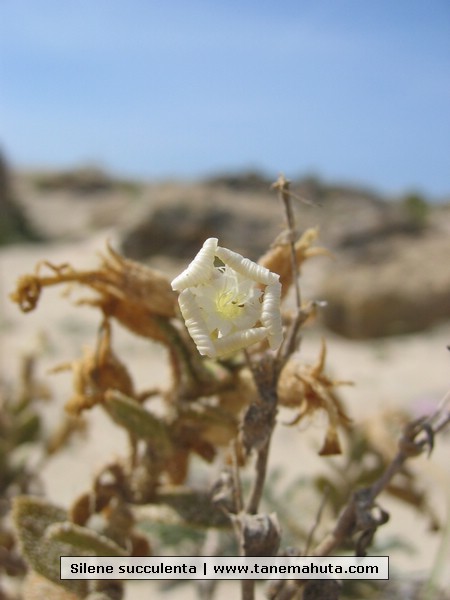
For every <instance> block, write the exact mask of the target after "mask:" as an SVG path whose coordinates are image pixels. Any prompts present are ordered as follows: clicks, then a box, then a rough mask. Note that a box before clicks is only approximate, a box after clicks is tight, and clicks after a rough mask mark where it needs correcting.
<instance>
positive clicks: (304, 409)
mask: <svg viewBox="0 0 450 600" xmlns="http://www.w3.org/2000/svg"><path fill="white" fill-rule="evenodd" d="M325 359H326V344H325V341H324V340H322V347H321V351H320V354H319V358H318V360H317V362H316V363H315V364H314V365H303V364H302V363H301V362H300V361H299V360H298V358H297V357H293V358H291V359H290V360H289V361H288V362H287V363H286V365H285V367H284V368H283V370H282V372H281V374H280V379H279V382H278V398H279V402H280V404H282V405H284V406H288V407H295V408H298V409H299V412H298V414H297V415H296V417H295V418H294V419H293V420H292V421H291V423H290V425H295V424H297V423H299V422H300V421H301V419H303V418H304V417H305V416H307V415H311V414H313V413H315V412H316V411H318V410H323V411H325V413H326V414H327V416H328V429H327V433H326V437H325V441H324V444H323V446H322V449H321V450H320V453H319V454H321V455H330V454H340V453H341V447H340V443H339V438H338V432H337V428H338V425H344V426H346V425H348V424H349V423H350V420H349V418H348V417H347V415H346V414H345V412H344V409H343V408H342V406H341V402H340V400H339V398H338V397H337V395H336V393H335V391H334V388H335V387H337V386H339V385H352V383H351V382H349V381H335V380H333V379H330V378H329V377H328V376H327V375H326V374H325V373H324V367H325Z"/></svg>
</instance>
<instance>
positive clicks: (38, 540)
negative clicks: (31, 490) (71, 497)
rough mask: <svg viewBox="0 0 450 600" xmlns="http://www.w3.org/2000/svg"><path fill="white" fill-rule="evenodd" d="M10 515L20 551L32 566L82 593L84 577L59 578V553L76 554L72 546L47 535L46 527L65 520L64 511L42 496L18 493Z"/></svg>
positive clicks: (42, 573)
mask: <svg viewBox="0 0 450 600" xmlns="http://www.w3.org/2000/svg"><path fill="white" fill-rule="evenodd" d="M12 518H13V522H14V526H15V528H16V531H17V536H18V538H19V543H20V547H21V552H22V555H23V556H24V558H25V559H26V561H27V562H28V563H29V564H30V565H31V567H32V568H33V569H34V570H35V571H36V572H37V573H39V574H40V575H43V576H44V577H46V578H47V579H49V580H50V581H53V582H54V583H56V584H58V585H60V586H61V587H64V588H65V589H67V590H69V591H71V592H74V593H75V594H78V595H79V596H80V597H84V596H85V595H86V593H87V582H86V581H83V580H76V579H72V580H70V579H68V580H64V581H61V580H60V577H59V576H60V570H59V562H60V561H59V559H60V557H61V556H74V555H76V553H75V554H74V547H73V546H72V545H70V544H64V543H60V542H54V541H52V540H49V539H48V538H47V537H46V531H47V528H48V527H50V526H51V525H53V524H54V523H61V522H63V521H66V520H67V514H66V511H65V510H63V509H61V508H59V507H57V506H53V505H52V504H49V503H47V502H46V501H45V500H43V499H41V498H35V497H33V496H17V497H16V498H14V500H13V510H12Z"/></svg>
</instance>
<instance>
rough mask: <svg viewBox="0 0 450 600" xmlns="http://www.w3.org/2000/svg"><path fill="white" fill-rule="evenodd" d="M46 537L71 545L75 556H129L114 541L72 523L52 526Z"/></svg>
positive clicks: (47, 530)
mask: <svg viewBox="0 0 450 600" xmlns="http://www.w3.org/2000/svg"><path fill="white" fill-rule="evenodd" d="M45 537H46V539H47V540H50V541H51V542H55V543H58V544H60V543H63V544H70V546H72V555H73V556H78V555H86V556H127V552H126V551H125V550H124V549H123V548H121V547H120V546H118V545H117V544H116V543H115V542H114V541H113V540H111V539H109V538H107V537H106V536H104V535H101V534H99V533H97V532H96V531H93V530H92V529H88V528H87V527H82V526H81V525H76V524H75V523H71V522H70V521H64V522H63V523H54V524H53V525H50V526H49V527H48V528H47V529H46V531H45Z"/></svg>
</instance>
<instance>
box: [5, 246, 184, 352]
mask: <svg viewBox="0 0 450 600" xmlns="http://www.w3.org/2000/svg"><path fill="white" fill-rule="evenodd" d="M101 261H102V262H101V265H100V268H98V269H94V270H86V271H77V270H76V269H74V268H73V267H71V266H70V265H68V264H62V265H53V264H51V263H49V262H47V261H42V262H39V263H38V264H37V266H36V270H35V273H34V274H33V275H23V276H22V277H19V279H18V281H17V286H16V290H15V291H14V292H13V293H12V294H11V299H12V300H13V302H16V303H17V304H18V305H19V306H20V308H21V310H22V311H23V312H29V311H32V310H34V308H35V307H36V305H37V303H38V301H39V298H40V294H41V291H42V289H43V288H44V287H48V286H52V285H58V284H61V283H78V284H80V285H85V286H87V287H89V288H91V289H92V290H94V291H96V292H97V293H98V297H97V298H94V299H89V300H84V301H82V303H85V304H91V305H93V306H98V307H99V308H101V309H102V311H103V313H104V314H105V315H106V316H109V317H114V318H115V319H117V320H118V321H119V322H120V323H122V325H124V326H125V327H127V328H128V329H130V330H131V331H132V332H133V333H135V334H137V335H140V336H144V337H149V338H152V339H155V340H158V341H162V342H164V343H167V334H166V332H165V329H164V323H163V322H164V320H165V319H169V318H172V317H174V316H175V315H176V310H177V304H176V301H177V296H176V294H175V293H174V292H173V291H172V288H171V287H170V282H169V281H168V279H166V278H165V276H164V275H163V274H161V273H159V272H158V271H155V270H154V269H150V268H149V267H147V266H145V265H142V264H140V263H136V262H134V261H132V260H128V259H126V258H124V257H123V256H121V255H120V254H118V253H117V252H116V251H115V250H113V249H112V248H111V246H110V245H108V246H107V252H106V254H105V255H101ZM43 267H47V269H49V270H50V274H47V275H42V274H41V271H42V269H43Z"/></svg>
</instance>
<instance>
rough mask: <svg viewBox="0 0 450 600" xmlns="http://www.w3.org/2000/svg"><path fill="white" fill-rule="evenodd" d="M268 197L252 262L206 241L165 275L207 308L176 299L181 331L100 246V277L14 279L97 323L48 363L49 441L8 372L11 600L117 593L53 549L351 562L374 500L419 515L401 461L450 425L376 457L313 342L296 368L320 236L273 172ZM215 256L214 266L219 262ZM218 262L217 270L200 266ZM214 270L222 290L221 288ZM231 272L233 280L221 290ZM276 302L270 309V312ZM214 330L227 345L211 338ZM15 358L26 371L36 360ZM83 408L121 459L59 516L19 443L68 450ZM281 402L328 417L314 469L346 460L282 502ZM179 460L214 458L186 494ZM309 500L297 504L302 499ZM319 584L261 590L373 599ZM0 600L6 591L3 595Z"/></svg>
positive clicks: (247, 588) (379, 519) (3, 546)
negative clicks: (342, 467)
mask: <svg viewBox="0 0 450 600" xmlns="http://www.w3.org/2000/svg"><path fill="white" fill-rule="evenodd" d="M274 188H275V190H276V191H277V193H278V196H279V201H280V205H281V207H282V209H283V212H284V215H285V220H286V224H285V229H284V231H283V232H282V234H281V235H280V236H279V238H278V239H277V240H275V242H274V244H273V246H272V247H271V248H270V249H268V251H267V253H266V254H264V256H262V257H261V258H260V260H259V263H258V265H253V263H250V262H249V261H247V262H245V259H243V258H242V257H239V256H237V255H235V254H234V253H232V252H231V253H230V252H229V251H226V252H224V249H220V248H219V249H217V248H216V246H214V251H213V253H212V254H211V257H209V258H212V262H211V263H209V262H208V263H205V262H204V261H203V260H202V261H200V267H201V270H202V273H201V278H198V277H197V275H198V270H197V271H196V270H195V269H198V268H199V262H198V261H197V262H196V263H195V261H194V263H195V268H194V267H193V268H192V269H191V270H190V271H189V269H188V271H187V272H186V273H187V275H188V277H184V278H183V277H182V278H181V280H180V278H177V280H175V281H177V283H176V284H175V285H174V287H175V288H177V289H178V290H181V294H180V297H181V295H182V294H184V291H185V290H186V289H191V288H193V287H195V286H196V285H202V286H205V287H204V288H202V293H203V296H202V295H201V294H199V292H198V290H197V291H195V290H194V292H195V293H194V292H191V295H193V296H194V297H196V298H197V300H198V299H199V298H203V299H202V300H201V301H202V302H203V304H201V305H197V307H195V306H193V305H191V304H190V305H189V310H188V311H187V313H186V311H185V310H183V302H182V301H181V303H180V305H181V309H182V313H183V314H184V316H185V317H186V323H185V320H184V318H183V315H182V314H181V313H180V310H179V306H178V299H179V295H178V293H177V292H175V291H174V290H173V289H172V286H171V283H170V281H168V280H167V278H166V277H165V276H164V275H163V274H162V273H158V272H156V271H155V270H153V269H150V268H148V267H146V266H144V265H142V264H139V263H137V262H134V261H131V260H127V259H125V258H123V257H122V256H120V255H119V254H118V253H117V252H115V251H114V250H113V249H112V248H111V247H109V246H108V247H107V251H106V253H105V254H104V255H103V256H102V257H101V262H100V264H99V267H98V268H97V269H92V270H88V271H86V270H77V269H76V268H75V267H72V266H70V265H67V264H63V265H54V264H51V263H48V262H42V263H40V264H39V265H38V266H37V268H36V270H35V272H34V273H32V274H28V275H23V276H21V277H20V278H19V279H18V282H17V287H16V290H15V291H14V292H13V293H12V294H11V298H12V300H13V301H14V302H15V303H17V305H18V306H19V308H20V309H21V310H22V311H23V312H29V311H32V310H34V309H35V308H36V306H37V303H38V301H39V299H40V297H41V295H42V293H43V291H44V290H45V289H46V288H47V287H50V286H55V285H60V284H71V286H72V287H73V286H79V287H83V288H86V289H89V290H91V291H93V292H94V297H90V298H88V299H85V300H84V301H83V302H82V304H89V305H90V306H93V307H95V308H96V309H97V310H98V312H99V330H98V336H97V339H96V340H95V343H94V344H93V347H92V349H90V350H86V351H85V352H84V353H83V355H82V356H81V357H80V358H79V359H77V360H74V361H73V362H71V363H66V364H63V365H59V366H58V367H56V369H57V370H60V371H64V370H68V371H70V372H72V375H73V395H72V397H71V398H70V399H69V400H68V402H67V405H66V409H67V412H68V414H69V415H70V416H71V420H69V421H65V422H64V424H63V426H62V429H61V430H60V431H59V432H58V434H57V435H56V436H53V437H52V438H51V440H52V441H51V442H50V439H45V438H44V437H43V434H42V433H41V431H40V428H39V417H38V416H37V413H36V412H35V409H34V402H35V400H36V399H37V398H38V397H40V396H42V395H43V394H42V387H40V386H37V385H36V382H35V381H34V378H33V376H32V371H31V369H30V368H28V369H25V374H24V376H23V377H22V384H23V385H22V388H21V389H22V392H20V393H18V392H11V391H9V392H8V393H7V394H6V392H5V396H4V398H3V400H2V420H1V422H0V427H1V428H2V431H1V433H2V435H1V438H0V439H1V444H2V445H1V446H0V485H1V486H2V489H1V492H2V496H3V497H4V498H5V501H4V503H3V506H2V512H1V514H0V517H1V518H2V521H0V535H1V537H0V551H1V552H0V570H2V571H4V572H5V573H6V574H8V576H9V577H10V578H13V579H14V578H15V579H17V580H21V579H23V578H25V582H24V585H23V587H22V592H21V593H22V596H23V598H24V599H25V600H29V599H30V598H44V597H45V598H46V599H47V600H51V599H52V598H64V599H66V600H67V599H71V600H74V599H76V598H78V599H86V600H108V599H109V600H118V599H119V598H121V597H122V595H123V593H124V588H123V584H122V583H121V582H118V581H108V580H106V581H82V580H64V581H63V580H60V578H59V557H60V556H62V555H66V556H80V555H81V556H149V555H151V554H154V555H158V553H159V554H163V553H164V552H167V551H168V549H170V551H171V552H178V553H180V554H182V553H183V552H184V553H188V552H189V553H192V554H201V553H202V552H203V553H204V552H205V551H206V549H207V552H208V553H209V554H211V553H213V552H214V553H215V554H217V555H224V554H240V555H243V556H274V555H277V554H283V553H286V552H288V551H289V552H293V553H297V554H298V555H312V556H327V555H332V554H334V555H335V554H338V553H342V552H347V553H349V552H350V553H352V554H355V555H358V556H363V555H365V554H367V553H369V552H371V551H372V552H373V551H374V547H375V546H374V544H375V543H376V533H377V530H378V528H379V527H381V526H384V525H385V524H386V523H387V521H388V514H387V512H386V511H385V510H384V509H382V508H381V507H380V506H379V505H378V499H379V496H380V495H381V494H382V492H386V493H391V494H393V495H395V497H396V498H399V499H400V500H401V501H402V502H405V503H409V504H412V505H413V506H415V507H416V508H417V509H418V510H421V511H427V510H429V509H428V506H427V498H426V495H425V494H424V493H423V492H421V491H420V490H419V488H418V486H417V482H416V481H415V478H414V476H413V474H412V472H411V471H410V470H409V468H408V463H409V461H410V460H411V459H413V458H414V457H416V456H418V455H420V454H422V453H426V452H428V453H431V452H432V450H433V447H434V444H435V438H436V436H437V435H438V434H439V433H440V432H441V431H442V430H443V429H444V428H445V427H446V425H447V424H448V422H449V421H450V412H449V411H448V408H447V407H446V401H443V403H442V405H441V406H440V408H439V410H437V411H436V412H434V413H433V414H430V415H427V416H424V417H422V418H420V419H417V420H413V421H407V422H405V425H404V428H403V430H402V431H399V432H398V439H399V441H398V444H396V449H395V450H394V452H393V454H392V455H391V456H388V455H386V453H385V452H384V451H383V449H380V448H379V447H376V446H375V445H374V444H373V443H372V441H371V438H370V435H368V433H367V432H365V431H363V430H362V429H358V430H353V429H352V427H351V420H350V417H349V415H347V412H346V410H345V407H344V406H343V403H342V401H341V399H340V397H339V393H338V389H339V386H341V385H346V384H348V383H349V382H344V381H339V380H335V379H333V378H331V377H330V376H329V375H328V373H327V368H326V342H325V341H324V342H323V344H322V348H321V352H320V355H319V356H318V358H317V360H316V362H315V363H313V364H307V363H306V362H305V361H304V360H303V358H302V355H301V352H300V348H301V347H300V342H301V340H302V336H303V327H304V325H305V323H307V322H308V321H310V320H311V319H313V318H314V316H315V314H316V312H317V311H318V310H320V308H321V306H320V303H318V302H316V301H314V300H313V301H306V300H305V299H304V298H303V296H302V293H301V288H300V283H299V275H300V271H301V267H302V264H303V263H304V262H305V261H306V260H310V259H312V258H313V257H314V256H317V255H319V254H326V253H327V252H326V250H324V249H323V248H320V247H318V246H316V245H315V244H316V239H317V230H315V229H314V230H308V231H306V232H304V233H303V234H302V235H298V234H297V232H296V225H295V219H294V212H293V206H292V197H291V194H290V190H289V182H288V181H287V180H285V179H284V178H283V177H280V178H279V180H278V181H277V182H276V183H275V184H274ZM210 245H211V244H210ZM227 252H228V254H227ZM217 258H219V259H220V260H221V261H222V262H220V261H219V264H217V260H216V259H217ZM208 260H209V259H208ZM214 261H215V262H214ZM243 264H245V265H246V267H245V269H244V268H243V267H242V265H243ZM217 268H218V269H219V271H218V272H216V271H208V269H217ZM227 268H228V269H230V270H231V271H233V272H234V275H233V273H231V274H230V272H229V271H227ZM204 269H206V271H207V272H206V275H205V271H204ZM186 273H185V275H186ZM211 273H212V274H211ZM236 273H237V274H239V277H237V275H236ZM251 273H257V274H258V275H257V277H256V276H255V277H254V278H253V279H252V281H251V285H250V284H249V282H248V280H246V279H245V278H247V279H248V277H249V276H250V275H249V274H251ZM267 273H270V276H268V275H267ZM193 274H194V275H195V276H193ZM225 276H226V281H225V284H224V287H223V286H222V283H220V285H219V283H218V282H221V281H222V279H218V278H222V277H225ZM180 277H181V276H180ZM211 277H212V278H213V279H212V280H211ZM233 277H235V279H233V281H234V282H235V285H236V287H230V285H231V284H230V283H229V282H230V281H231V280H232V278H233ZM264 278H265V279H264ZM180 281H181V284H180ZM211 281H213V284H211V283H210V282H211ZM236 282H237V283H236ZM174 283H175V282H174ZM210 284H211V285H212V288H210V287H208V286H210ZM280 284H281V285H280ZM233 285H234V284H233ZM258 286H259V287H258ZM264 287H265V289H263V288H264ZM290 289H291V290H292V291H293V296H294V299H295V308H294V310H293V311H291V312H289V311H287V310H286V309H285V307H284V304H285V300H286V296H287V293H288V291H289V290H290ZM258 290H259V291H258ZM277 290H278V291H277ZM260 293H261V295H260ZM263 293H264V295H265V298H269V299H268V300H267V299H263V295H262V294H263ZM277 293H279V297H278V300H277V301H275V300H274V294H277ZM217 294H218V295H217ZM270 294H272V296H271V295H270ZM185 298H186V296H185ZM259 298H261V300H262V308H261V307H258V302H259V301H260V300H259ZM278 301H281V302H282V303H283V304H282V305H283V307H284V310H283V311H282V312H281V311H280V309H279V307H278ZM248 303H250V304H251V310H252V311H255V312H254V314H255V315H256V316H254V317H253V321H254V322H252V320H251V319H250V317H249V314H248V313H247V312H246V313H245V319H242V316H243V313H242V311H247V308H248V305H247V304H248ZM208 306H211V309H209V308H208ZM197 309H198V310H197ZM259 309H261V311H260V312H258V310H259ZM208 310H212V311H213V312H214V311H216V312H214V314H210V313H208ZM196 311H197V312H196ZM198 311H200V313H198ZM202 311H203V312H202ZM198 314H200V317H199V316H198ZM251 314H253V312H252V313H251ZM281 318H282V321H281ZM192 319H193V320H194V321H195V322H193V321H192ZM202 319H205V323H203V322H202ZM227 319H228V320H229V322H228V324H227V322H226V321H227ZM247 319H250V321H248V320H247ZM117 324H120V325H121V326H123V327H126V328H127V329H128V330H129V331H131V332H132V333H133V334H135V335H138V336H142V337H144V338H148V339H149V340H152V341H156V342H157V343H159V344H161V345H162V346H163V347H164V348H165V349H166V350H167V356H168V360H169V362H170V367H171V380H170V381H169V382H168V384H167V387H165V388H164V389H158V388H154V389H150V390H138V389H136V385H135V382H134V381H133V378H132V376H131V375H130V371H129V369H128V366H127V365H126V363H125V361H124V359H123V357H121V356H118V355H117V353H116V352H115V350H114V343H113V338H114V328H115V327H116V326H117ZM200 325H201V328H200V329H198V327H199V326H200ZM196 326H197V327H196ZM278 327H280V330H281V327H282V331H283V335H282V339H281V337H279V335H278V333H279V331H278ZM242 328H244V329H242ZM246 328H248V330H249V331H250V330H252V331H253V330H261V329H264V332H266V333H267V335H263V333H264V332H263V333H261V332H260V333H257V334H253V333H252V334H251V335H247V334H246ZM196 332H197V333H196ZM199 332H200V334H201V336H200V334H199ZM190 334H191V335H190ZM237 334H239V335H237ZM228 335H230V336H235V337H232V338H231V339H227V342H226V344H220V343H219V342H220V340H221V339H225V338H226V337H227V336H228ZM191 336H192V337H191ZM205 336H206V337H205ZM236 340H237V341H236ZM250 342H252V343H251V344H250ZM205 344H206V345H205ZM205 348H206V351H205ZM199 350H200V352H202V353H200V352H199ZM219 350H220V351H219ZM29 360H30V361H31V362H30V363H29V364H33V361H34V357H33V358H32V359H29ZM23 390H25V391H23ZM161 404H162V406H163V410H161ZM97 405H99V406H101V407H102V408H103V409H104V411H105V412H106V414H107V415H108V416H109V418H110V419H111V420H112V421H113V422H114V423H115V424H116V426H117V427H119V428H122V429H123V430H125V432H126V433H127V436H128V440H129V452H128V455H127V456H123V457H122V458H121V459H120V460H113V459H112V460H111V461H110V462H109V463H108V464H106V465H105V466H104V468H103V469H102V470H101V471H100V472H99V473H98V474H97V475H96V477H95V478H94V481H93V482H92V486H91V488H90V489H88V490H86V491H85V493H83V494H81V495H80V496H79V497H78V498H74V499H73V502H72V504H71V506H70V507H69V508H68V509H65V508H63V507H59V506H54V505H52V504H51V503H49V502H48V501H47V500H46V499H45V495H44V494H42V493H40V490H39V489H34V486H33V482H35V477H34V476H33V472H31V471H30V469H29V467H28V466H27V462H26V461H25V462H23V463H21V466H20V467H17V464H16V462H15V460H14V456H15V453H16V450H17V449H18V448H20V447H21V445H23V444H28V443H31V442H34V443H36V442H37V443H39V444H40V445H41V446H42V448H43V451H42V457H43V458H42V460H46V457H48V456H49V455H50V454H51V453H53V452H55V451H57V450H59V449H61V448H62V447H63V446H64V444H66V443H67V442H68V440H69V439H70V437H71V435H72V433H73V432H74V431H75V430H76V429H77V428H78V427H79V419H80V417H83V418H84V419H85V420H86V421H87V422H89V411H90V410H91V409H92V407H94V406H97ZM281 407H284V408H283V410H288V411H290V413H291V425H296V424H297V423H299V422H302V421H303V420H305V419H306V418H307V417H308V416H312V415H315V414H317V413H323V414H325V415H326V418H327V422H326V426H325V428H324V432H323V444H322V447H321V450H320V454H321V456H322V457H323V460H324V461H327V457H329V456H331V455H335V454H339V453H342V452H344V453H345V454H346V456H347V457H348V464H347V468H346V474H345V475H346V476H345V477H342V476H341V475H342V473H340V472H339V469H338V467H336V466H333V464H330V467H331V472H330V474H329V476H327V477H324V476H319V475H318V476H317V477H315V478H312V479H311V480H306V479H305V478H304V477H302V473H301V472H299V474H298V475H299V480H298V481H296V482H293V483H292V485H288V488H287V489H285V490H284V491H282V489H281V488H282V485H281V484H280V483H279V482H278V481H277V476H276V473H272V474H271V473H270V449H271V438H272V434H273V431H274V429H275V427H277V426H278V425H277V416H278V414H279V411H280V410H281ZM299 435H300V433H299ZM193 456H196V457H198V458H200V459H201V460H202V461H204V462H205V463H206V464H209V465H211V477H212V478H213V479H214V481H212V484H213V485H212V486H211V487H210V488H207V489H203V488H201V489H199V488H198V487H196V486H194V485H193V483H192V478H191V477H190V476H189V467H190V464H191V461H192V457H193ZM218 472H220V475H219V476H218V475H217V473H218ZM311 495H312V496H313V501H312V502H309V506H310V507H311V508H309V509H308V508H306V503H305V502H304V500H305V498H309V499H311ZM325 506H326V507H327V508H329V509H330V510H329V511H328V512H329V513H330V519H333V522H331V521H330V522H329V523H328V524H327V533H326V534H324V535H322V533H320V535H319V524H320V522H321V519H322V517H323V512H324V507H325ZM430 515H431V513H430ZM11 520H12V526H11ZM405 537H407V535H406V534H405ZM375 551H376V550H375ZM216 584H220V582H213V585H210V586H209V587H208V588H202V589H201V590H200V591H199V594H200V597H202V598H204V599H206V598H212V597H213V594H214V587H215V585H216ZM328 585H329V584H328V583H327V582H325V581H315V582H312V581H306V580H302V581H298V580H295V581H279V582H272V583H271V584H270V586H268V588H267V590H266V594H267V597H268V598H270V599H272V600H281V599H283V600H286V599H289V598H303V599H304V600H307V599H308V598H329V599H330V600H331V599H335V598H338V597H342V598H344V597H347V598H349V597H351V596H352V595H353V597H359V598H360V597H362V596H363V595H364V597H369V595H370V593H372V591H371V590H372V587H371V586H370V585H369V584H368V583H367V582H366V584H365V585H364V586H362V587H361V584H356V583H354V582H353V584H352V585H348V586H346V587H344V588H343V589H341V588H340V586H334V587H333V589H330V588H329V587H327V586H328ZM363 588H364V589H363ZM256 591H257V590H255V582H254V581H252V580H244V581H242V582H241V598H242V600H252V599H253V598H255V595H256ZM436 593H437V592H436ZM2 594H3V597H5V598H6V597H7V595H6V594H7V592H6V591H4V592H0V596H1V595H2Z"/></svg>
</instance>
